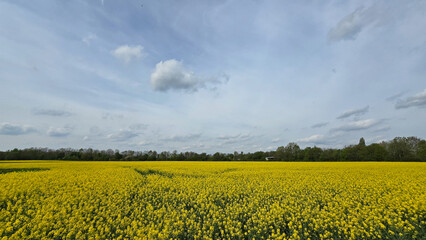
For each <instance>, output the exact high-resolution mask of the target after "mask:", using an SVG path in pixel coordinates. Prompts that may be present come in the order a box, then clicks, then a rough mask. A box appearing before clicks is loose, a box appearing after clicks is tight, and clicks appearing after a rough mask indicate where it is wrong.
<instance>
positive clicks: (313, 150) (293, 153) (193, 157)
mask: <svg viewBox="0 0 426 240" xmlns="http://www.w3.org/2000/svg"><path fill="white" fill-rule="evenodd" d="M0 160H70V161H309V162H314V161H318V162H319V161H402V162H407V161H426V141H425V140H423V139H420V138H417V137H396V138H394V139H393V140H391V141H387V142H381V143H373V144H370V145H366V144H365V140H364V138H361V139H360V140H359V143H358V144H357V145H350V146H346V147H344V148H343V149H331V148H328V149H323V148H319V147H316V146H314V147H306V148H304V149H302V148H300V147H299V145H297V144H296V143H294V142H291V143H289V144H287V145H286V146H280V147H278V148H277V149H276V151H269V152H263V151H258V152H254V153H244V152H234V153H219V152H217V153H214V154H207V153H196V152H180V153H178V152H177V151H173V152H169V151H164V152H156V151H130V150H128V151H121V152H120V151H119V150H112V149H108V150H95V149H91V148H88V149H79V150H77V149H71V148H61V149H56V150H54V149H49V148H26V149H16V148H15V149H13V150H8V151H0Z"/></svg>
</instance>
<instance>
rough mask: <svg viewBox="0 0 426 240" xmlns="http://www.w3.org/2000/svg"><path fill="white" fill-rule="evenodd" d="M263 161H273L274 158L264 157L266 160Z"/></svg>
mask: <svg viewBox="0 0 426 240" xmlns="http://www.w3.org/2000/svg"><path fill="white" fill-rule="evenodd" d="M265 160H266V161H274V160H275V157H266V158H265Z"/></svg>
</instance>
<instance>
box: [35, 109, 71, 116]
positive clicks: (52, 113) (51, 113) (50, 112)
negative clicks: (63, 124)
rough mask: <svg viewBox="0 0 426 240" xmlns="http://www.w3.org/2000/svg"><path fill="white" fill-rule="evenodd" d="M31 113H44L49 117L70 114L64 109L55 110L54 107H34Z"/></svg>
mask: <svg viewBox="0 0 426 240" xmlns="http://www.w3.org/2000/svg"><path fill="white" fill-rule="evenodd" d="M33 113H34V114H35V115H45V116H51V117H69V116H71V115H72V114H71V113H70V112H68V111H64V110H55V109H34V110H33Z"/></svg>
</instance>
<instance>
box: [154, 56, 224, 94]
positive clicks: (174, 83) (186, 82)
mask: <svg viewBox="0 0 426 240" xmlns="http://www.w3.org/2000/svg"><path fill="white" fill-rule="evenodd" d="M227 80H228V77H227V76H226V75H224V76H222V77H211V78H202V77H198V76H196V75H195V74H194V73H193V72H192V71H189V70H188V69H186V68H185V67H184V65H183V63H182V62H181V61H177V60H175V59H170V60H167V61H161V62H159V63H157V65H156V66H155V69H154V71H153V72H152V74H151V87H152V89H154V90H155V91H168V90H171V89H173V90H180V89H181V90H186V91H189V92H193V91H196V90H198V89H199V88H204V87H205V86H206V84H207V83H210V84H220V83H222V82H226V81H227Z"/></svg>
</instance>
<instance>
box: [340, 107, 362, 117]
mask: <svg viewBox="0 0 426 240" xmlns="http://www.w3.org/2000/svg"><path fill="white" fill-rule="evenodd" d="M369 108H370V106H366V107H363V108H359V109H353V110H349V111H346V112H344V113H342V114H341V115H340V116H338V117H337V119H344V118H348V117H350V116H361V115H363V114H366V113H367V112H368V109H369Z"/></svg>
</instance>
